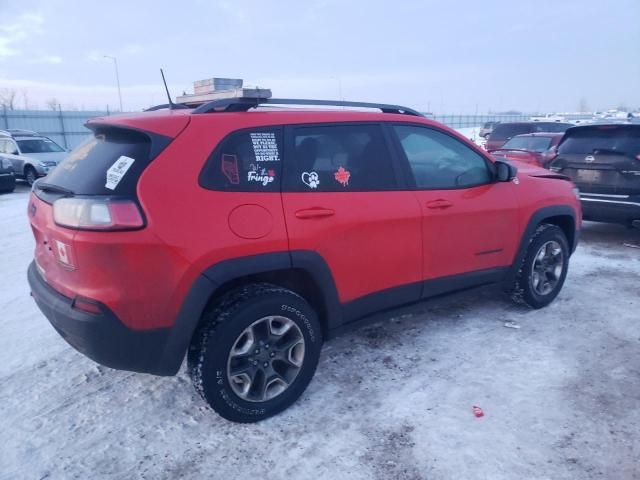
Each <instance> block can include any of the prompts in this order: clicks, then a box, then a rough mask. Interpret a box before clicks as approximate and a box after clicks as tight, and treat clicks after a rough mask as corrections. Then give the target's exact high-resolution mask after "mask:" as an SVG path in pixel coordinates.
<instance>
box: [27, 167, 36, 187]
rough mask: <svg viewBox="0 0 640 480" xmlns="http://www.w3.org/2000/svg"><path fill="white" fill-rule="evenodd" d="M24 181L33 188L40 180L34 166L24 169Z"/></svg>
mask: <svg viewBox="0 0 640 480" xmlns="http://www.w3.org/2000/svg"><path fill="white" fill-rule="evenodd" d="M24 179H25V180H26V181H27V183H28V184H29V185H30V186H32V185H33V183H34V182H35V181H36V180H37V179H38V172H36V169H35V168H33V167H32V166H30V165H27V166H26V167H25V168H24Z"/></svg>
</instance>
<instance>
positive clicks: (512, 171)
mask: <svg viewBox="0 0 640 480" xmlns="http://www.w3.org/2000/svg"><path fill="white" fill-rule="evenodd" d="M494 165H495V166H496V180H497V181H498V182H510V181H511V180H513V179H514V178H516V174H517V173H518V169H517V168H516V167H515V166H514V165H512V164H511V163H509V162H505V161H504V160H496V161H495V163H494Z"/></svg>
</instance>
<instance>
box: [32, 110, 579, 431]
mask: <svg viewBox="0 0 640 480" xmlns="http://www.w3.org/2000/svg"><path fill="white" fill-rule="evenodd" d="M327 103H329V102H326V101H319V100H315V101H314V100H286V99H280V100H276V99H247V98H239V99H227V100H214V101H210V102H208V103H202V104H199V105H189V106H186V105H171V106H170V107H171V108H158V109H156V110H155V111H148V112H142V113H136V114H130V115H120V116H113V117H104V118H96V119H93V120H91V121H90V122H88V124H87V126H88V127H89V128H90V129H91V130H92V131H93V136H92V138H90V139H89V140H88V141H87V142H85V143H83V144H82V145H80V146H79V147H77V148H76V149H75V150H74V151H73V152H72V153H71V154H70V155H69V156H68V157H67V158H66V159H65V160H63V161H62V163H60V165H59V166H58V167H57V168H56V169H55V170H54V171H53V173H52V174H51V175H49V176H48V177H46V178H44V179H42V180H39V181H38V182H37V183H36V184H35V186H34V188H33V193H32V195H31V198H30V201H29V206H28V215H29V218H30V221H31V226H32V229H33V233H34V235H35V239H36V249H35V259H34V261H33V262H32V264H31V265H30V267H29V272H28V278H29V283H30V286H31V291H32V295H33V297H34V299H35V301H36V302H37V304H38V306H39V307H40V309H41V310H42V312H43V313H44V314H45V316H46V317H47V318H48V319H49V321H50V322H51V324H52V325H53V326H54V328H55V329H56V330H57V331H58V332H59V333H60V335H62V337H63V338H64V339H65V340H66V341H67V342H68V343H69V344H71V345H72V346H73V347H74V348H76V349H77V350H79V351H80V352H82V353H84V354H85V355H86V356H88V357H90V358H91V359H93V360H95V361H96V362H99V363H101V364H103V365H106V366H109V367H113V368H117V369H125V370H132V371H137V372H146V373H152V374H156V375H174V374H176V373H177V372H178V370H179V369H180V366H181V364H182V362H183V359H184V358H185V356H186V357H187V367H188V372H189V374H190V375H191V377H192V379H193V383H194V384H195V387H196V389H197V390H198V392H199V393H200V394H201V395H202V397H203V398H204V399H205V400H206V401H207V402H208V403H209V404H210V405H211V407H213V409H214V410H216V411H217V412H218V413H219V414H220V415H222V416H223V417H225V418H227V419H230V420H233V421H238V422H253V421H257V420H261V419H264V418H267V417H269V416H271V415H274V414H276V413H278V412H280V411H282V410H283V409H285V408H286V407H288V406H289V405H291V404H292V403H293V402H294V401H295V400H296V399H297V398H298V397H299V396H300V395H301V394H302V392H303V391H304V389H305V388H306V386H307V385H308V383H309V382H310V380H311V378H312V376H313V374H314V372H315V369H316V365H317V363H318V358H319V355H320V349H321V345H322V343H323V341H324V340H326V339H328V338H330V337H332V336H334V335H336V334H337V333H338V332H340V331H341V330H342V329H343V328H345V327H347V326H349V324H351V323H352V322H354V321H356V320H358V319H361V318H363V317H366V316H368V315H370V314H372V313H374V312H379V311H381V310H387V309H391V308H393V307H397V306H400V305H405V304H409V303H412V302H418V301H420V300H422V299H425V298H428V297H432V296H434V295H440V294H443V293H446V292H452V291H455V290H461V289H465V288H469V287H474V286H478V285H482V284H488V283H495V282H501V283H503V284H504V285H505V287H506V288H507V289H508V290H509V291H510V292H511V294H512V296H513V297H514V298H515V299H516V300H518V301H520V302H523V303H525V304H528V305H530V306H531V307H533V308H540V307H543V306H545V305H547V304H548V303H550V302H551V301H552V300H553V299H554V298H555V297H556V295H558V292H559V291H560V289H561V288H562V285H563V282H564V279H565V276H566V274H567V267H568V262H569V256H570V255H571V254H572V252H573V251H574V249H575V248H576V244H577V242H578V231H579V225H580V221H581V211H580V203H579V201H578V199H577V198H576V193H575V191H574V188H573V185H572V183H571V182H570V181H568V180H567V178H566V177H565V176H563V175H560V174H558V173H554V172H549V171H546V170H543V169H540V168H537V167H534V166H530V165H525V164H522V165H521V166H520V171H519V172H518V171H517V170H516V167H515V166H514V164H510V163H507V162H505V161H500V160H496V159H494V158H492V157H491V156H490V155H489V154H487V153H485V152H484V151H483V150H481V149H480V148H478V147H476V145H474V144H473V143H471V142H469V141H468V140H467V139H465V138H464V137H462V136H461V135H458V134H457V133H455V132H454V131H453V130H451V129H449V128H447V127H444V126H443V125H441V124H439V123H436V122H433V121H430V120H427V119H426V118H424V117H422V116H421V115H420V114H418V113H417V112H415V111H413V110H411V109H409V108H404V107H399V106H393V105H379V104H364V103H354V102H338V103H337V105H338V106H342V107H343V109H341V110H328V109H326V108H325V109H318V108H315V109H314V108H311V109H305V110H303V109H300V108H287V107H286V105H288V104H299V105H304V104H306V105H310V106H314V105H326V104H327ZM270 104H276V105H280V107H279V108H269V106H268V105H270ZM265 105H267V106H266V107H265ZM261 106H262V107H261ZM283 106H284V108H283ZM178 107H180V108H178ZM346 107H358V108H357V109H353V108H352V109H348V108H346ZM365 109H368V110H365ZM374 109H376V110H379V112H378V111H373V110H374Z"/></svg>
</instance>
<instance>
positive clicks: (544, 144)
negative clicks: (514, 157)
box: [502, 137, 551, 152]
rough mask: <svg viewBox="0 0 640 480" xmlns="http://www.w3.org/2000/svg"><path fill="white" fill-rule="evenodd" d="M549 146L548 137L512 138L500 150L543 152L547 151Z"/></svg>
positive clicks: (549, 140)
mask: <svg viewBox="0 0 640 480" xmlns="http://www.w3.org/2000/svg"><path fill="white" fill-rule="evenodd" d="M550 144H551V138H549V137H514V138H512V139H511V140H509V141H508V142H507V143H505V144H504V145H503V146H502V148H512V149H515V150H528V151H530V152H544V151H545V150H548V149H549V145H550Z"/></svg>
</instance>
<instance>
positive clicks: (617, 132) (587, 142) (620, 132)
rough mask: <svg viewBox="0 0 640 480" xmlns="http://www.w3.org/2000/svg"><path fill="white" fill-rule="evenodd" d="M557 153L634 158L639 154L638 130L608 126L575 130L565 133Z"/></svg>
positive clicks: (636, 128) (639, 137)
mask: <svg viewBox="0 0 640 480" xmlns="http://www.w3.org/2000/svg"><path fill="white" fill-rule="evenodd" d="M558 153H559V154H581V155H588V154H597V153H606V154H618V155H627V156H631V157H635V156H636V155H638V154H640V128H638V127H632V126H610V125H603V126H600V127H586V128H576V129H575V130H571V131H570V132H568V133H567V137H566V138H565V140H564V141H563V142H562V143H561V144H560V147H559V148H558Z"/></svg>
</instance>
